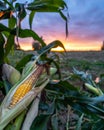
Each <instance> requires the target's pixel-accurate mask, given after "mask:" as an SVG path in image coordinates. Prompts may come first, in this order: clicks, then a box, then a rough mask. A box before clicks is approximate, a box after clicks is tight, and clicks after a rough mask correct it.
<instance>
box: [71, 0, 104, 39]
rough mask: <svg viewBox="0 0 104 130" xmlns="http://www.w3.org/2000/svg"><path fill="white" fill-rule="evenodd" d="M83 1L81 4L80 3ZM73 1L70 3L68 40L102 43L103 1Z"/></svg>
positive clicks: (103, 25)
mask: <svg viewBox="0 0 104 130" xmlns="http://www.w3.org/2000/svg"><path fill="white" fill-rule="evenodd" d="M81 1H83V2H81ZM81 1H80V2H79V1H78V0H73V1H71V2H70V5H69V8H70V12H69V13H70V17H71V20H70V23H69V26H70V28H69V32H70V38H71V37H72V39H74V38H75V39H80V40H82V41H84V40H85V41H86V40H88V41H89V40H93V41H94V40H98V41H102V39H103V37H104V29H103V28H104V24H103V23H104V8H103V5H104V1H103V0H100V2H99V0H90V1H88V0H81Z"/></svg>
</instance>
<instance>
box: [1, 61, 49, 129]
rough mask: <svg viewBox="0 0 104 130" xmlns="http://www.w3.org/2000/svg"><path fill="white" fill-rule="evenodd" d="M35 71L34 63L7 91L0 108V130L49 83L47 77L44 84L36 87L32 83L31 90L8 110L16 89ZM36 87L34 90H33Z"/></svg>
mask: <svg viewBox="0 0 104 130" xmlns="http://www.w3.org/2000/svg"><path fill="white" fill-rule="evenodd" d="M35 70H36V62H34V64H33V65H32V66H31V67H30V68H29V69H28V73H26V74H25V75H24V76H23V77H22V78H21V79H20V80H19V81H18V82H17V83H16V84H15V85H14V86H13V87H12V88H11V90H10V91H9V93H8V94H7V96H6V97H5V98H4V100H3V102H2V104H1V107H0V130H3V129H4V128H5V126H6V125H7V124H8V123H9V122H10V121H12V120H13V119H14V118H15V117H17V116H18V115H19V114H20V113H21V112H22V111H23V110H24V109H26V108H27V106H28V105H29V104H30V103H31V102H32V100H33V99H34V98H35V97H36V96H37V95H38V94H39V93H40V92H41V91H42V90H43V88H44V87H45V86H46V85H47V83H48V82H49V78H48V76H45V80H44V82H43V83H42V84H41V85H40V86H39V87H36V83H34V85H33V87H32V89H31V90H30V91H29V92H28V93H27V94H26V95H25V96H24V97H23V98H22V99H21V100H20V101H19V102H18V103H17V104H16V105H15V106H13V107H12V108H9V107H8V106H9V104H10V102H11V99H12V97H13V95H14V93H15V91H16V90H17V88H18V87H19V86H20V85H21V84H22V83H23V82H24V81H25V80H26V79H27V78H28V77H29V76H30V75H31V73H33V71H35ZM35 87H36V88H35Z"/></svg>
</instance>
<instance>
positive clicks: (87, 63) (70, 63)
mask: <svg viewBox="0 0 104 130" xmlns="http://www.w3.org/2000/svg"><path fill="white" fill-rule="evenodd" d="M34 53H35V52H33V51H15V53H14V54H11V55H9V59H10V64H11V65H13V66H15V65H16V64H17V63H18V62H19V61H20V59H22V58H23V57H24V56H26V55H28V54H34ZM55 54H57V55H58V56H59V58H60V66H61V71H62V74H63V75H68V74H69V73H71V72H73V67H75V68H76V69H78V70H80V71H84V72H88V73H91V74H92V76H93V78H96V77H98V76H100V75H101V74H103V73H104V51H82V52H81V51H80V52H75V51H73V52H66V53H65V52H55Z"/></svg>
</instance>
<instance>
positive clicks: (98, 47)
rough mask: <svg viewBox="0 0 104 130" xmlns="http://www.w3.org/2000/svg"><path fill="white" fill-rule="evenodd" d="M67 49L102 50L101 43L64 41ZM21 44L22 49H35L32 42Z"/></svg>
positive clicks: (59, 48) (60, 49) (57, 49)
mask: <svg viewBox="0 0 104 130" xmlns="http://www.w3.org/2000/svg"><path fill="white" fill-rule="evenodd" d="M63 45H64V47H65V49H66V51H100V50H101V46H102V45H101V44H97V43H96V44H95V43H93V44H90V43H89V44H79V43H77V44H75V43H63ZM20 46H21V49H23V50H26V51H28V50H33V48H32V44H31V43H21V44H20ZM52 51H58V52H61V51H64V49H63V48H61V47H57V48H53V49H52Z"/></svg>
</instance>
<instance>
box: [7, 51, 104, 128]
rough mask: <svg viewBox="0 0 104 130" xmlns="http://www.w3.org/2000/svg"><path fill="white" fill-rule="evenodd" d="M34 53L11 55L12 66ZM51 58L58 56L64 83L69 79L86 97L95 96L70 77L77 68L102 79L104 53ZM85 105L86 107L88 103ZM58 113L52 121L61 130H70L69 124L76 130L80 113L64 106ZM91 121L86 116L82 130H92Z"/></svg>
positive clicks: (60, 55)
mask: <svg viewBox="0 0 104 130" xmlns="http://www.w3.org/2000/svg"><path fill="white" fill-rule="evenodd" d="M34 53H35V52H33V51H28V52H25V51H16V52H15V53H14V55H9V57H8V58H9V59H10V64H12V65H13V66H15V65H16V64H17V63H18V62H19V61H20V60H21V59H22V58H23V57H24V56H26V55H28V54H34ZM56 55H58V56H59V59H58V58H57V56H56ZM51 56H56V61H58V62H59V65H60V68H61V73H62V80H63V81H64V79H67V78H68V82H69V83H71V84H72V85H73V86H75V87H78V88H80V91H81V90H82V93H85V94H86V95H89V96H92V95H93V94H92V93H90V94H89V92H88V91H86V90H84V88H83V81H81V80H79V79H75V78H74V79H72V78H70V75H71V74H72V73H73V68H76V69H77V70H79V71H83V72H87V73H89V74H91V75H92V79H93V80H95V79H96V78H97V77H100V76H101V75H104V58H103V56H104V52H103V51H98V52H97V51H89V52H66V53H65V52H60V53H59V52H55V53H53V52H52V54H51ZM103 86H104V83H102V84H101V86H100V87H102V90H103ZM55 87H56V88H57V86H55ZM55 87H54V88H55ZM69 88H70V87H69ZM83 90H84V91H83ZM57 91H58V89H56V90H55V92H56V101H57V100H58V99H57V98H58V97H57V96H58V95H57ZM61 91H62V92H63V94H64V95H65V94H67V93H66V91H65V93H64V88H63V90H61ZM71 91H72V90H71ZM47 92H48V91H47ZM52 92H53V91H52ZM69 92H70V91H69ZM75 93H77V92H75ZM54 94H55V93H53V95H54ZM70 94H72V96H73V92H72V93H71V92H70ZM53 95H49V97H50V99H51V98H54V96H53ZM51 96H52V97H51ZM68 96H69V99H70V98H72V97H71V96H70V95H68ZM82 98H83V97H82ZM62 99H63V97H62ZM60 100H61V97H60V93H59V101H60ZM69 101H71V100H69ZM72 101H73V102H72V103H74V101H75V102H76V100H74V99H73V98H72ZM78 102H80V101H79V100H78ZM46 103H48V104H49V103H50V100H49V101H46ZM55 103H57V102H55ZM61 103H62V102H61ZM61 103H59V104H57V105H60V104H61ZM69 104H70V103H69ZM79 104H80V103H79ZM57 105H56V106H57ZM61 105H62V104H61ZM84 105H86V103H85V104H84ZM82 106H83V103H82ZM82 106H81V107H82ZM44 107H47V106H46V104H45V105H44ZM56 113H57V114H55V115H54V116H52V119H54V118H55V125H56V126H57V122H58V124H59V130H65V128H66V127H67V130H68V127H69V126H67V125H68V122H69V124H70V130H75V127H76V122H77V120H78V119H79V117H80V116H81V114H80V113H79V112H76V111H75V110H73V109H72V108H71V107H70V106H69V105H68V107H67V108H66V107H64V106H58V109H57V112H56ZM56 115H57V116H56ZM57 118H58V119H57ZM98 120H99V119H98ZM91 121H92V118H91V119H90V117H87V116H86V115H85V117H84V119H83V124H84V125H83V129H82V130H87V129H90V128H92V125H91ZM94 122H95V120H93V123H94ZM87 123H89V124H87ZM79 124H80V123H79ZM94 125H95V124H94ZM86 127H87V128H86ZM78 130H79V129H78ZM94 130H97V129H94Z"/></svg>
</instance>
